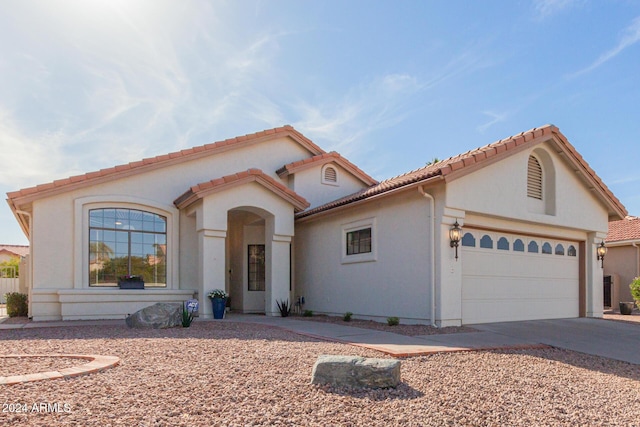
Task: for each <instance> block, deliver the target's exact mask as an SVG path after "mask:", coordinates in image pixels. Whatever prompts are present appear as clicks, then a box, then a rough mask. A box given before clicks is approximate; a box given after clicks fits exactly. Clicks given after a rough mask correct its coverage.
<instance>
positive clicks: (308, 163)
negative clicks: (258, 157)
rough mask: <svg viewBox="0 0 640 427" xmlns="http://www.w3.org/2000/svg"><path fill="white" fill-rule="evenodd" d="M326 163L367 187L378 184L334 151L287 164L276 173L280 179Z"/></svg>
mask: <svg viewBox="0 0 640 427" xmlns="http://www.w3.org/2000/svg"><path fill="white" fill-rule="evenodd" d="M326 163H335V164H337V165H339V166H340V167H342V168H343V169H345V170H347V171H348V172H349V173H351V175H353V176H355V177H356V178H358V179H359V180H360V181H362V182H364V183H365V184H367V185H375V184H377V183H378V181H376V180H375V179H373V178H371V177H370V176H369V175H367V174H366V173H365V172H364V171H363V170H362V169H360V168H359V167H357V166H356V165H354V164H353V163H351V162H350V161H349V160H347V159H345V158H344V157H342V156H341V155H340V154H338V153H336V152H335V151H331V152H329V153H323V154H318V155H317V156H313V157H309V158H306V159H303V160H298V161H297V162H293V163H289V164H288V165H284V166H283V167H281V168H280V169H278V170H277V171H276V173H277V174H278V176H279V177H280V178H284V177H286V176H288V175H292V174H294V173H296V172H299V171H302V170H305V169H308V168H310V167H313V166H317V165H324V164H326Z"/></svg>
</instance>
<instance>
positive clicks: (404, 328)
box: [294, 315, 478, 336]
mask: <svg viewBox="0 0 640 427" xmlns="http://www.w3.org/2000/svg"><path fill="white" fill-rule="evenodd" d="M294 317H295V319H296V320H308V321H313V322H327V323H336V324H339V325H344V326H353V327H356V328H365V329H375V330H377V331H385V332H394V333H396V334H400V335H408V336H417V335H438V334H456V333H459V332H478V331H477V330H476V329H473V328H470V327H468V326H449V327H446V328H434V327H433V326H429V325H405V324H403V323H401V324H399V325H395V326H389V325H388V324H387V323H382V322H375V321H373V320H362V319H351V320H350V321H348V322H345V321H344V320H343V319H342V317H337V316H325V315H313V316H310V317H305V316H294Z"/></svg>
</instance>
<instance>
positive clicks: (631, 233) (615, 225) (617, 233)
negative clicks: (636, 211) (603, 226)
mask: <svg viewBox="0 0 640 427" xmlns="http://www.w3.org/2000/svg"><path fill="white" fill-rule="evenodd" d="M625 240H630V241H633V240H640V218H638V217H637V216H628V217H626V218H625V219H621V220H619V221H611V222H609V233H608V234H607V238H606V239H605V241H606V242H607V243H612V242H622V241H625Z"/></svg>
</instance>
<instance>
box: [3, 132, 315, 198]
mask: <svg viewBox="0 0 640 427" xmlns="http://www.w3.org/2000/svg"><path fill="white" fill-rule="evenodd" d="M282 137H289V138H291V139H292V140H294V141H295V142H297V143H298V144H300V145H301V146H302V147H304V148H305V149H307V150H308V151H309V152H310V153H311V154H312V155H319V154H323V153H324V150H322V149H321V148H320V147H318V146H317V145H316V144H314V143H313V142H312V141H311V140H310V139H308V138H307V137H305V136H304V135H302V134H301V133H300V132H298V131H297V130H295V129H294V128H293V127H292V126H289V125H286V126H282V127H278V128H274V129H268V130H264V131H262V132H256V133H253V134H248V135H244V136H238V137H235V138H230V139H225V140H224V141H218V142H214V143H211V144H206V145H202V146H198V147H193V148H188V149H185V150H181V151H176V152H173V153H169V154H164V155H161V156H156V157H150V158H147V159H143V160H140V161H137V162H131V163H127V164H124V165H119V166H114V167H112V168H107V169H101V170H99V171H96V172H89V173H86V174H84V175H77V176H72V177H70V178H66V179H59V180H56V181H53V182H50V183H48V184H42V185H38V186H35V187H29V188H24V189H22V190H18V191H13V192H10V193H7V196H8V198H9V199H8V201H9V205H10V206H11V207H12V209H15V208H14V207H17V206H18V205H20V204H25V203H29V202H32V201H33V200H37V199H39V198H42V197H47V196H51V195H54V194H59V193H63V192H66V191H70V190H75V189H77V188H82V187H87V186H90V185H95V184H99V183H102V182H107V181H111V180H114V179H119V178H123V177H127V176H131V175H135V174H138V173H142V172H147V171H149V170H153V169H157V168H161V167H165V166H169V165H174V164H178V163H182V162H186V161H189V160H194V159H198V158H201V157H206V156H210V155H212V154H217V153H221V152H224V151H228V150H233V149H235V148H240V147H244V146H247V145H252V144H258V143H261V142H265V141H270V140H273V139H276V138H282Z"/></svg>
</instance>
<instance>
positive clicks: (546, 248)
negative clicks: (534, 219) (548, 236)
mask: <svg viewBox="0 0 640 427" xmlns="http://www.w3.org/2000/svg"><path fill="white" fill-rule="evenodd" d="M542 253H543V254H546V255H551V253H552V251H551V244H550V243H549V242H544V244H543V245H542Z"/></svg>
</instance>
